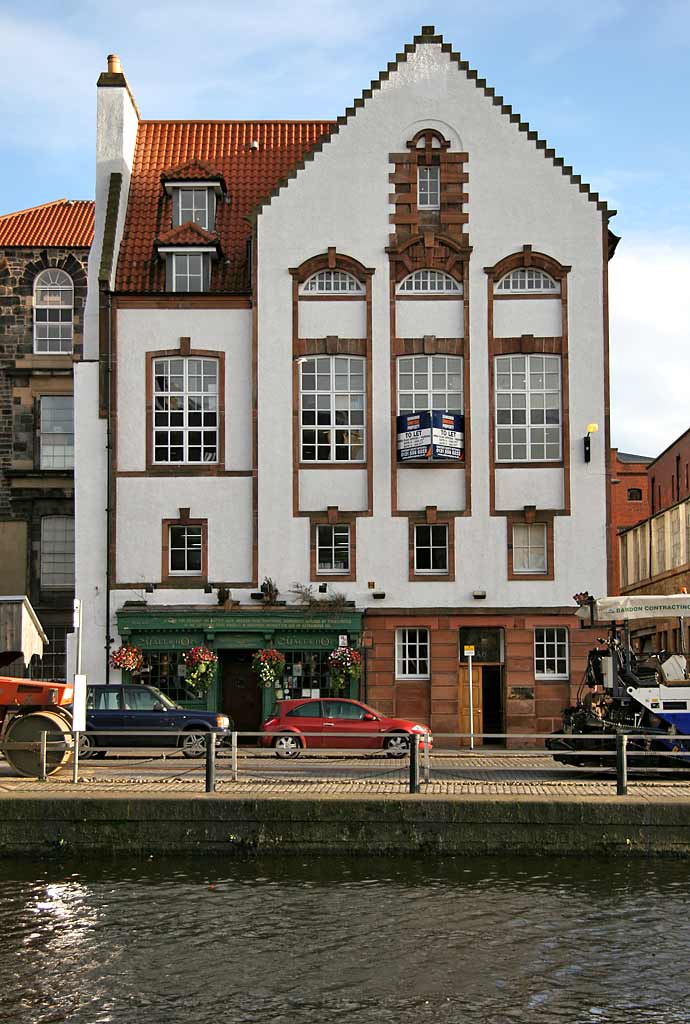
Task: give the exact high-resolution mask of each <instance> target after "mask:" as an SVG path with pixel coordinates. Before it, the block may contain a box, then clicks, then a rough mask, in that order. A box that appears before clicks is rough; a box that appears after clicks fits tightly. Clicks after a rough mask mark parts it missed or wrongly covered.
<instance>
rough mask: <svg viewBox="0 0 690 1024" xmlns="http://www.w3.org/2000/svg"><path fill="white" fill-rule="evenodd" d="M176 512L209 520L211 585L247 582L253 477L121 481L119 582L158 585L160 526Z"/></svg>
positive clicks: (175, 515)
mask: <svg viewBox="0 0 690 1024" xmlns="http://www.w3.org/2000/svg"><path fill="white" fill-rule="evenodd" d="M180 508H188V509H189V514H190V518H192V519H208V578H209V580H215V581H218V582H232V581H239V582H245V581H247V582H248V581H249V580H251V576H252V528H251V526H252V481H251V477H220V478H216V477H200V478H186V479H179V478H176V477H161V478H158V479H156V480H150V479H147V478H146V477H134V478H132V477H124V478H120V479H119V480H118V482H117V580H118V582H123V583H139V582H141V583H142V585H143V584H144V583H147V582H160V578H161V551H162V525H161V524H162V521H163V520H164V519H177V517H178V514H179V509H180ZM187 593H188V592H187Z"/></svg>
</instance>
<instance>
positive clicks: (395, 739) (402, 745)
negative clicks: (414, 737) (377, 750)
mask: <svg viewBox="0 0 690 1024" xmlns="http://www.w3.org/2000/svg"><path fill="white" fill-rule="evenodd" d="M383 749H384V750H385V751H386V753H387V754H388V756H389V757H405V755H406V754H407V752H408V750H409V749H410V737H409V736H407V735H405V733H403V732H396V733H395V734H394V735H393V736H389V737H388V739H386V740H385V741H384V744H383Z"/></svg>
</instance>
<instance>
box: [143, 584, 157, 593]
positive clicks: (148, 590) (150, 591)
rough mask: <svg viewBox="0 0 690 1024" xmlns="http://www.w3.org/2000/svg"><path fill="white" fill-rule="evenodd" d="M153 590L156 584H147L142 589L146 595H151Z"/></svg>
mask: <svg viewBox="0 0 690 1024" xmlns="http://www.w3.org/2000/svg"><path fill="white" fill-rule="evenodd" d="M155 589H156V584H155V583H147V584H146V586H145V587H144V590H145V591H146V593H147V594H152V593H153V592H154V590H155Z"/></svg>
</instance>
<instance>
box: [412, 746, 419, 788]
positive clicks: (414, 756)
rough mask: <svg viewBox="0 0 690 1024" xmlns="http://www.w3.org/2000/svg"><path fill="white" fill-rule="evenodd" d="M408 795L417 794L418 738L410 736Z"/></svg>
mask: <svg viewBox="0 0 690 1024" xmlns="http://www.w3.org/2000/svg"><path fill="white" fill-rule="evenodd" d="M410 793H419V736H418V735H417V734H416V733H415V735H414V736H410Z"/></svg>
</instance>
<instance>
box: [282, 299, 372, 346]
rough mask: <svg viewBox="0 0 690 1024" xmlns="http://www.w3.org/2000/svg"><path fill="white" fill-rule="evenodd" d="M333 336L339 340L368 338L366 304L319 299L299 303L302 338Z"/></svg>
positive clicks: (300, 334) (300, 333) (363, 302)
mask: <svg viewBox="0 0 690 1024" xmlns="http://www.w3.org/2000/svg"><path fill="white" fill-rule="evenodd" d="M332 334H336V335H337V336H338V337H339V338H366V336H367V304H366V302H365V301H364V300H362V301H361V302H359V301H356V300H355V301H349V300H348V301H346V302H337V301H336V302H330V301H329V300H328V299H319V301H318V302H310V301H306V302H300V303H299V336H300V338H327V337H328V336H329V335H332Z"/></svg>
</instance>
